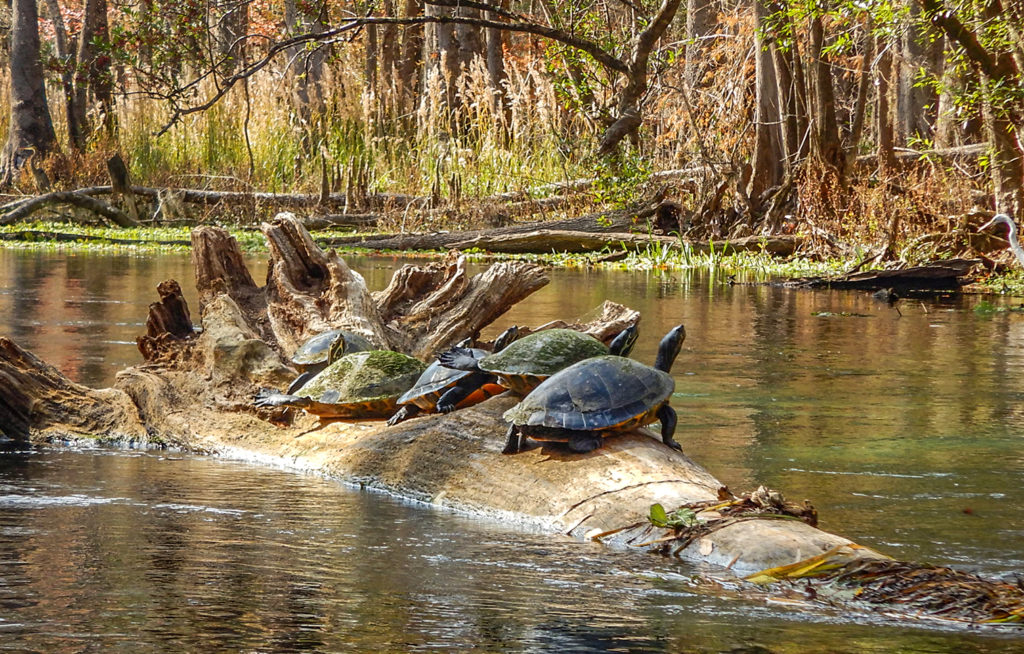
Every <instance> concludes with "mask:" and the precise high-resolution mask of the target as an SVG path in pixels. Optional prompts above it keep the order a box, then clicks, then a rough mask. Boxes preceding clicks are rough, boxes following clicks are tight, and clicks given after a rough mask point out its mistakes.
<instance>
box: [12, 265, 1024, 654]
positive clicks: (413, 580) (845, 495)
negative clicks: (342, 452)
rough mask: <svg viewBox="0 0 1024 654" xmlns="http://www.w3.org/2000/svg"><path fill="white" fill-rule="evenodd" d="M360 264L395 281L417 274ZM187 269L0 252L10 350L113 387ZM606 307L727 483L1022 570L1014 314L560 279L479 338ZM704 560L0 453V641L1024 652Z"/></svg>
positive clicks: (710, 286)
mask: <svg viewBox="0 0 1024 654" xmlns="http://www.w3.org/2000/svg"><path fill="white" fill-rule="evenodd" d="M350 263H351V264H352V265H353V267H355V268H356V269H358V270H360V271H361V272H362V273H363V274H364V275H365V276H366V277H367V280H368V282H369V284H370V285H371V287H374V288H381V287H383V286H384V285H385V284H386V283H387V280H388V279H389V278H390V275H391V272H392V271H393V270H394V269H395V268H397V267H398V266H400V265H401V264H402V263H403V262H402V261H400V260H397V259H352V260H351V261H350ZM251 266H252V270H253V272H254V277H255V278H256V279H261V278H262V276H263V275H264V270H265V264H263V263H261V262H260V261H258V260H253V261H252V262H251ZM172 277H173V278H176V279H178V280H179V281H181V283H182V286H183V287H185V289H186V291H191V287H192V276H191V269H190V265H189V262H188V257H187V255H148V254H147V255H144V256H132V255H123V254H64V253H59V252H56V253H55V252H40V251H21V250H3V249H0V282H2V288H0V335H9V336H11V337H13V338H14V339H15V340H17V341H18V342H19V343H20V344H22V345H24V346H26V347H28V348H29V349H32V350H33V351H34V352H36V353H37V354H38V355H39V356H41V357H42V358H44V359H45V360H47V361H48V362H50V363H52V364H54V365H56V366H57V367H58V368H60V369H61V370H62V371H64V372H65V373H66V374H68V375H69V376H70V377H72V378H73V379H76V380H78V381H81V382H82V383H86V384H89V385H93V386H103V385H109V384H110V383H111V382H112V381H113V376H114V374H115V373H116V371H117V370H118V369H120V368H122V367H124V366H126V365H130V364H133V363H138V362H139V360H140V357H139V355H138V353H137V351H136V350H135V348H134V338H135V336H137V335H138V334H140V333H142V331H144V327H143V321H144V319H145V314H146V306H147V304H148V303H149V302H152V301H154V300H155V299H156V293H155V286H156V284H157V283H159V282H160V281H162V280H164V279H167V278H172ZM189 298H190V299H191V300H192V306H195V302H194V299H193V297H192V296H189ZM604 299H611V300H615V301H618V302H622V303H624V304H627V305H629V306H632V307H635V308H637V309H639V310H640V311H641V312H642V314H643V320H642V322H641V332H642V335H641V341H640V343H639V344H638V347H637V349H636V350H635V352H634V357H635V358H638V359H640V360H644V361H651V360H652V359H653V356H654V351H655V348H656V346H657V341H658V339H659V337H660V335H661V334H663V333H664V332H665V331H667V330H668V328H669V327H671V326H672V325H674V324H676V323H677V322H683V323H685V324H686V327H687V332H688V338H687V341H686V344H685V345H684V348H683V352H682V353H681V354H680V357H679V359H678V361H677V363H676V367H675V370H674V374H675V376H676V380H677V393H676V396H675V397H674V398H673V405H674V406H675V407H676V409H677V411H678V412H679V414H680V422H679V428H678V430H677V434H676V438H677V440H679V442H680V443H681V444H682V445H683V448H684V450H685V451H686V452H687V454H689V455H690V456H691V457H693V458H694V459H696V460H697V461H699V462H701V463H702V464H703V465H705V466H706V467H707V468H708V469H709V470H710V471H711V472H712V473H713V474H715V475H716V476H717V477H718V478H719V479H721V480H722V481H723V482H725V483H727V484H728V485H729V486H730V487H731V488H732V489H733V490H734V491H737V492H742V491H748V490H750V489H752V488H753V487H754V486H756V485H757V484H758V483H764V484H766V485H768V486H770V487H772V488H776V489H779V490H781V491H783V492H784V493H785V494H786V495H787V497H789V498H791V499H796V500H799V499H803V498H807V499H810V500H811V501H812V502H813V503H814V504H815V506H816V507H817V508H818V510H819V512H820V515H821V526H822V527H823V528H824V529H827V530H830V531H834V532H837V533H840V534H843V535H845V536H847V537H850V538H852V539H853V540H855V541H857V542H860V543H861V544H864V545H868V546H871V547H875V548H877V549H879V550H881V551H883V552H885V553H887V554H890V555H893V556H896V557H898V558H905V559H912V560H919V561H927V562H931V563H936V564H949V565H955V566H958V567H961V568H966V569H970V570H974V571H978V572H981V573H984V574H987V575H996V576H1000V577H1003V578H1008V579H1013V578H1014V577H1015V574H1016V573H1018V572H1020V571H1021V569H1022V559H1024V538H1022V536H1024V533H1022V532H1024V483H1022V482H1024V448H1022V447H1021V428H1020V426H1021V424H1022V418H1024V416H1022V409H1021V407H1022V399H1024V397H1022V396H1024V315H1022V314H1019V313H1017V312H1014V311H996V312H992V311H979V310H977V308H978V304H979V302H980V298H977V297H947V298H943V297H939V298H929V299H926V300H923V301H921V300H914V301H909V300H905V301H903V302H902V303H901V305H900V308H901V311H902V313H903V316H902V317H899V315H898V314H897V313H896V311H895V310H893V309H891V308H890V307H888V306H886V305H884V304H880V303H877V302H875V301H873V300H872V299H871V297H870V296H869V295H867V294H864V293H854V292H827V291H820V292H819V291H814V292H812V291H791V290H785V289H780V288H773V287H765V286H747V285H734V286H730V285H728V284H727V283H723V280H720V279H715V278H713V277H709V276H708V275H707V274H706V273H704V274H683V273H643V272H605V271H553V273H552V283H551V284H550V285H549V286H548V287H546V288H545V289H543V290H542V291H540V292H538V293H537V294H535V295H534V296H532V297H531V298H529V299H527V300H526V301H524V302H523V303H521V304H520V305H519V306H517V307H516V308H514V309H513V310H512V311H511V312H509V314H507V315H506V316H504V317H503V318H502V320H501V321H499V323H497V324H495V325H494V326H493V328H492V329H493V331H494V332H497V331H498V330H500V329H502V328H503V327H504V326H506V325H508V324H512V323H519V324H531V325H536V324H540V323H542V322H546V321H547V320H550V319H553V318H572V317H576V316H578V315H581V314H584V313H586V312H588V311H589V310H591V309H593V308H594V307H596V306H597V305H598V304H599V303H600V302H601V301H602V300H604ZM990 301H991V299H990ZM996 304H997V306H998V308H1000V309H1007V308H1013V307H1012V306H1011V305H1010V304H1009V303H999V302H996ZM700 572H701V571H699V570H696V569H695V568H693V567H692V566H689V565H686V564H683V563H678V562H672V561H666V560H663V559H660V558H657V557H652V556H647V555H642V554H633V553H626V552H618V551H607V550H604V549H603V548H601V547H598V546H594V545H591V544H586V543H578V542H575V541H568V540H566V541H562V540H559V539H557V538H553V537H551V536H548V535H538V534H531V533H524V532H522V531H515V530H510V529H508V528H506V527H504V526H502V525H500V524H495V523H491V522H486V521H481V520H474V519H470V518H466V517H463V516H455V515H450V514H446V513H444V512H439V511H436V510H433V509H431V508H428V507H422V506H418V505H410V504H408V503H404V502H401V501H398V500H395V499H393V498H388V497H385V496H382V495H380V494H376V493H368V492H363V491H359V490H358V489H352V488H348V487H345V486H343V485H340V484H338V483H337V482H334V481H331V480H324V479H321V478H318V477H315V476H309V475H303V474H298V473H295V472H292V471H284V470H275V469H267V468H265V467H257V466H251V465H245V464H240V463H232V462H225V461H219V460H214V459H204V458H195V457H181V456H170V455H166V454H164V453H154V452H149V453H144V452H111V451H108V450H84V451H71V450H46V449H39V450H24V449H17V448H8V450H5V451H3V452H2V453H0V651H19V652H22V651H25V652H28V651H38V652H93V651H95V652H100V651H123V652H136V651H137V652H168V651H169V652H184V651H259V652H278V651H338V652H341V651H353V652H364V651H365V652H371V651H389V652H390V651H393V652H402V651H424V650H429V651H481V652H494V651H508V652H520V651H538V652H539V651H559V652H561V651H566V652H605V651H652V652H865V651H868V652H889V651H905V652H1003V651H1024V639H1022V638H1021V634H1020V632H1015V631H1010V632H1003V631H988V630H985V631H981V632H978V631H973V632H966V633H965V632H954V631H949V630H945V629H937V628H936V627H935V626H934V625H928V624H920V625H916V626H913V627H910V626H905V625H897V624H895V623H894V622H893V621H887V620H885V619H882V618H871V617H869V616H864V615H850V614H842V613H838V612H828V611H822V610H820V609H817V610H810V611H808V610H801V609H799V608H796V607H792V606H789V605H785V604H779V603H778V602H776V601H772V600H771V599H770V598H764V597H760V598H759V597H753V598H751V597H749V596H744V595H740V594H737V593H735V592H732V591H730V590H728V589H725V590H723V589H721V588H718V587H717V586H715V585H709V584H707V583H703V582H701V581H700V579H701V578H703V577H702V576H701V575H700V574H699V573H700ZM705 572H706V571H705Z"/></svg>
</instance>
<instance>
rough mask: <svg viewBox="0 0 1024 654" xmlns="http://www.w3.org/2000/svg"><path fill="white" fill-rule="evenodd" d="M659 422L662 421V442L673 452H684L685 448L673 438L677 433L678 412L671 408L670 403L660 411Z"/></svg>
mask: <svg viewBox="0 0 1024 654" xmlns="http://www.w3.org/2000/svg"><path fill="white" fill-rule="evenodd" d="M658 420H660V421H661V442H662V443H664V444H665V445H668V446H669V447H671V448H672V449H673V450H679V451H680V452H682V451H683V446H682V445H680V444H679V443H677V442H676V441H675V439H674V438H672V434H674V433H676V410H675V409H673V408H672V407H670V406H669V405H668V402H666V403H664V404H662V405H661V408H660V409H658Z"/></svg>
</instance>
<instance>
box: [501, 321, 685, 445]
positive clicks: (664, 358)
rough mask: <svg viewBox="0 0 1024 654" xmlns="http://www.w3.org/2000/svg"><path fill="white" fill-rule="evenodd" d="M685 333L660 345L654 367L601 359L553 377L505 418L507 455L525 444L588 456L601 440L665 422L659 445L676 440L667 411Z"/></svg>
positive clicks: (680, 330) (681, 330)
mask: <svg viewBox="0 0 1024 654" xmlns="http://www.w3.org/2000/svg"><path fill="white" fill-rule="evenodd" d="M685 338H686V330H685V329H684V328H683V326H682V325H678V326H677V327H674V328H673V329H672V330H671V331H669V333H668V334H666V335H665V337H664V338H663V339H662V340H661V344H660V345H659V346H658V356H657V359H656V360H655V362H654V367H653V368H652V367H651V366H647V365H644V364H642V363H639V362H637V361H633V360H632V359H627V358H625V357H615V356H599V357H593V358H591V359H587V360H585V361H580V362H579V363H576V364H573V365H571V366H569V367H568V368H565V369H564V370H562V371H560V372H558V373H555V374H554V375H552V376H551V377H549V378H548V379H546V380H544V382H542V383H541V384H540V385H539V386H537V388H535V389H533V392H531V393H530V394H529V395H527V396H526V397H525V398H523V401H522V402H520V403H519V404H517V405H516V406H514V407H512V408H511V409H509V410H508V411H506V412H505V414H504V418H505V420H507V421H509V422H510V423H512V424H511V426H510V427H509V429H508V441H507V443H506V444H505V449H504V450H503V453H505V454H515V453H517V452H520V451H521V450H522V449H523V438H530V439H533V440H535V441H542V442H543V441H549V442H559V443H566V444H568V446H569V449H570V450H572V451H573V452H590V451H591V450H595V449H597V448H599V447H600V446H601V442H602V438H604V437H607V436H613V435H615V434H620V433H623V432H627V431H631V430H633V429H636V428H638V427H643V426H644V425H648V424H650V423H652V422H654V421H660V422H661V440H662V442H663V443H665V445H668V446H669V447H671V448H672V449H675V450H682V447H680V445H679V443H677V442H676V441H675V439H673V437H672V436H673V434H674V433H675V430H676V412H675V409H673V408H672V407H671V406H670V405H669V399H670V398H671V397H672V393H673V392H674V391H675V388H676V382H675V380H674V379H673V378H672V375H670V374H669V371H670V370H671V369H672V364H673V363H674V362H675V360H676V356H677V355H678V354H679V349H680V347H682V344H683V340H684V339H685Z"/></svg>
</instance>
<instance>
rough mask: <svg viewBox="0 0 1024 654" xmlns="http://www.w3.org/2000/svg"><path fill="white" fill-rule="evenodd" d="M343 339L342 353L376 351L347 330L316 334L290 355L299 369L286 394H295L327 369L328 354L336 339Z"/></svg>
mask: <svg viewBox="0 0 1024 654" xmlns="http://www.w3.org/2000/svg"><path fill="white" fill-rule="evenodd" d="M339 338H341V339H343V342H342V345H343V347H342V352H343V353H344V354H351V353H353V352H367V351H369V350H373V349H376V348H375V347H374V345H373V343H371V342H370V341H368V340H366V338H365V337H363V336H360V335H359V334H356V333H355V332H350V331H348V330H347V329H331V330H328V331H326V332H323V333H321V334H317V335H316V336H314V337H313V338H311V339H309V340H308V341H306V342H305V343H303V344H302V345H300V346H299V349H297V350H295V353H294V354H292V358H291V362H292V365H294V366H295V367H296V368H298V369H299V372H301V373H302V374H300V375H299V376H298V377H296V378H295V381H293V382H292V383H291V386H289V387H288V393H295V392H296V391H298V390H299V389H300V388H302V387H303V386H304V385H305V384H306V382H308V381H309V380H310V379H313V377H316V376H317V374H319V372H320V371H321V370H323V369H324V368H326V367H327V359H328V353H329V352H330V349H331V344H333V343H334V342H335V341H336V340H337V339H339Z"/></svg>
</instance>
